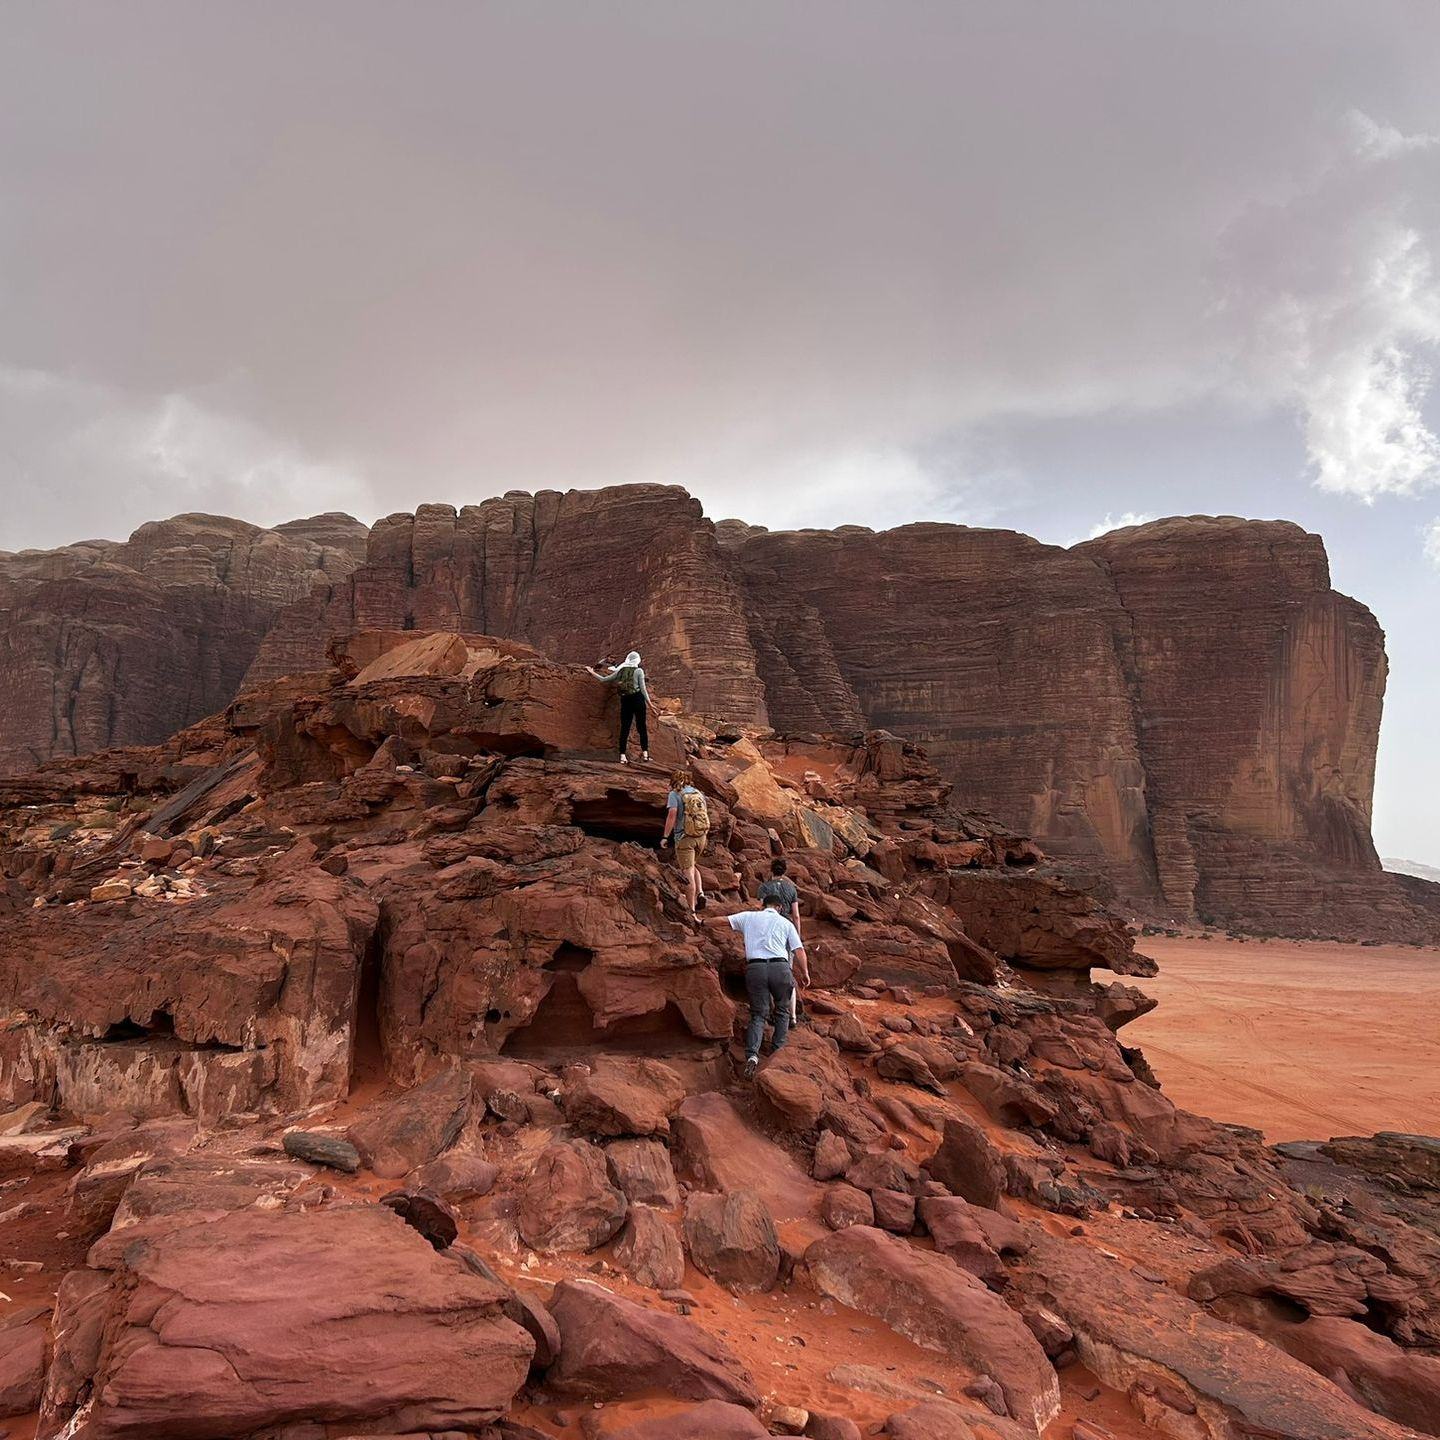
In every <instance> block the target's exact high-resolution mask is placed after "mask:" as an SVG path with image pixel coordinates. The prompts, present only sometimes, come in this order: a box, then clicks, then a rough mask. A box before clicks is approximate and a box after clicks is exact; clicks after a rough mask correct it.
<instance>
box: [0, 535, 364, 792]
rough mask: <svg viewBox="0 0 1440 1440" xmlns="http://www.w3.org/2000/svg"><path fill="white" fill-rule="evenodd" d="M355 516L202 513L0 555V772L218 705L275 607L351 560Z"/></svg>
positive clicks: (127, 741) (123, 739)
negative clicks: (262, 519)
mask: <svg viewBox="0 0 1440 1440" xmlns="http://www.w3.org/2000/svg"><path fill="white" fill-rule="evenodd" d="M364 538H365V527H364V526H363V525H361V524H360V523H359V522H358V521H356V520H352V519H350V517H349V516H347V515H318V516H316V517H314V518H313V519H310V520H296V521H292V522H290V523H289V524H286V525H280V526H277V527H276V528H275V529H273V530H262V529H261V528H260V527H259V526H256V525H247V524H245V522H244V521H241V520H226V519H220V518H217V517H215V516H212V515H177V516H175V517H174V518H173V519H170V520H162V521H158V522H153V523H151V524H148V525H142V526H141V527H140V529H138V530H137V531H136V532H135V533H134V534H133V535H132V536H131V537H130V539H129V540H128V541H126V542H125V543H123V544H117V543H112V542H109V541H99V540H93V541H86V542H84V543H82V544H79V545H70V546H66V547H64V548H63V549H60V550H49V551H22V552H20V553H18V554H0V771H6V770H23V769H28V768H29V767H30V766H32V765H35V764H38V763H39V762H41V761H43V760H47V759H49V758H51V757H52V756H55V755H77V754H83V753H84V752H86V751H89V750H98V749H101V748H103V747H105V746H108V745H149V744H155V743H156V742H158V741H160V740H163V739H164V738H165V737H166V736H167V735H171V734H173V733H174V732H175V731H176V730H179V729H180V728H182V727H183V726H185V725H190V724H193V723H194V722H195V721H197V720H199V719H201V718H202V717H203V716H205V715H208V714H211V713H212V712H213V711H215V710H217V709H219V708H220V707H221V706H223V705H225V704H227V703H228V702H229V701H230V700H231V699H232V698H233V696H234V695H235V692H236V691H237V690H238V689H239V687H240V682H241V680H242V679H243V678H244V676H245V671H246V669H247V668H248V667H249V665H250V662H251V660H252V659H253V658H254V655H255V651H256V649H257V648H258V647H259V644H260V642H261V640H262V639H263V638H264V636H265V634H266V632H267V631H268V630H269V629H270V626H271V624H272V622H273V621H274V619H275V616H276V614H277V613H278V612H279V610H280V608H281V607H282V606H283V605H285V604H288V603H289V602H290V601H292V600H297V599H299V598H300V597H301V596H304V595H307V594H308V593H309V592H310V590H311V588H312V587H313V586H314V585H316V584H317V583H320V582H322V581H326V580H328V579H331V578H338V577H339V576H341V575H344V574H346V573H348V571H349V570H350V568H351V567H352V566H353V565H354V564H355V563H356V561H357V560H359V559H360V556H361V553H362V551H363V547H364Z"/></svg>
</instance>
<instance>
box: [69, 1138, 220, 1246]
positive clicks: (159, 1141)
mask: <svg viewBox="0 0 1440 1440" xmlns="http://www.w3.org/2000/svg"><path fill="white" fill-rule="evenodd" d="M198 1133H199V1127H198V1126H196V1124H195V1122H194V1121H193V1120H152V1121H150V1122H149V1123H147V1124H143V1125H137V1126H135V1127H134V1128H133V1129H127V1130H123V1131H121V1133H120V1134H119V1135H116V1136H114V1137H113V1138H112V1139H109V1140H106V1141H104V1142H103V1143H101V1144H100V1145H97V1146H96V1147H95V1149H93V1150H92V1151H90V1153H89V1155H88V1156H87V1158H86V1161H85V1166H84V1168H83V1169H82V1170H81V1171H80V1172H79V1173H78V1174H77V1175H76V1176H75V1178H74V1179H73V1180H72V1181H71V1182H70V1184H69V1185H68V1186H67V1187H66V1205H65V1225H66V1228H67V1229H68V1230H69V1231H70V1232H71V1233H72V1234H75V1235H79V1236H83V1237H85V1238H87V1239H93V1238H94V1237H95V1236H97V1235H100V1234H102V1233H103V1232H104V1231H105V1230H107V1229H108V1228H109V1227H110V1222H111V1221H112V1220H113V1219H114V1218H115V1210H116V1207H117V1206H118V1205H119V1204H120V1197H121V1196H122V1195H124V1193H125V1191H126V1189H127V1188H128V1187H129V1185H130V1183H131V1181H132V1180H134V1178H135V1176H136V1175H137V1174H138V1173H139V1171H140V1170H141V1168H142V1167H143V1166H146V1165H148V1164H150V1163H151V1162H152V1161H155V1160H159V1159H161V1158H165V1157H173V1156H176V1155H181V1154H183V1153H184V1152H185V1151H186V1150H188V1149H189V1148H190V1146H192V1145H193V1144H194V1143H195V1141H196V1139H197V1138H198Z"/></svg>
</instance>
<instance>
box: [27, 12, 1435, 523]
mask: <svg viewBox="0 0 1440 1440" xmlns="http://www.w3.org/2000/svg"><path fill="white" fill-rule="evenodd" d="M3 25H4V27H5V30H6V32H7V36H8V41H9V43H8V44H6V45H5V46H4V47H0V48H3V55H4V57H5V58H3V59H0V133H3V134H4V135H5V136H6V137H7V139H6V140H5V142H4V143H3V146H0V186H3V193H4V194H5V195H6V196H7V197H8V198H7V202H6V203H7V205H8V207H9V216H8V220H9V223H7V225H6V226H5V227H4V230H3V237H0V265H3V269H0V274H3V277H4V281H3V283H4V287H5V288H4V306H5V310H4V315H5V324H4V328H3V334H0V363H4V364H5V365H7V366H9V367H10V368H11V370H12V371H18V372H22V373H26V374H32V375H34V374H38V375H42V376H49V377H51V378H52V380H53V381H54V383H57V384H68V385H70V386H72V387H77V388H76V393H77V394H83V393H86V389H87V387H90V389H91V390H92V391H93V392H95V393H100V394H103V396H104V397H105V409H106V413H108V414H109V415H111V416H112V417H116V418H115V420H114V423H115V424H117V425H118V426H119V428H120V429H121V430H122V431H133V432H136V433H148V432H147V430H146V427H147V426H149V425H151V423H152V422H153V420H154V417H156V416H162V415H164V414H166V413H170V412H172V411H174V412H177V413H182V414H189V415H190V416H191V417H192V419H193V417H205V418H203V419H194V421H193V423H192V424H191V425H190V427H189V429H190V441H189V443H188V445H187V446H186V447H183V448H182V452H181V453H180V454H179V455H178V456H177V455H173V454H172V455H171V456H170V457H169V459H168V460H167V461H166V462H164V463H159V462H157V463H154V464H151V463H150V461H149V459H148V458H147V455H146V454H145V453H144V450H143V447H142V453H141V454H140V455H139V456H138V457H134V458H133V463H127V464H126V465H125V466H124V467H122V473H124V474H125V475H127V476H128V477H130V478H129V482H128V485H127V488H128V490H129V491H130V494H131V497H132V499H133V501H134V503H133V504H131V505H129V506H128V508H127V507H126V506H117V507H116V512H117V519H118V515H119V513H120V511H121V510H124V512H125V513H126V514H128V515H129V516H130V518H131V519H132V520H138V519H140V518H143V515H144V514H148V513H152V511H153V509H154V508H156V506H155V504H154V498H155V497H156V496H158V495H161V494H166V493H173V494H174V495H176V497H177V503H176V504H174V505H171V506H168V507H167V506H165V505H164V504H163V503H162V504H160V505H159V507H158V508H162V509H163V508H179V505H180V503H184V504H189V503H192V499H191V498H183V497H192V496H194V495H197V494H198V495H204V496H209V497H212V499H213V502H214V503H215V504H216V505H218V506H219V507H220V508H231V509H241V508H245V507H250V508H251V509H252V510H253V508H254V506H255V504H256V502H257V493H258V491H259V489H260V488H261V487H262V486H265V487H272V488H273V487H278V488H279V490H280V491H281V493H282V494H283V493H284V492H285V487H287V486H289V487H292V488H293V489H296V490H304V489H305V488H306V487H307V486H314V487H315V491H316V493H317V495H323V501H322V500H317V502H316V507H318V505H319V504H321V503H323V504H324V505H326V506H329V505H332V504H343V503H345V502H344V501H343V499H337V498H336V496H337V495H338V494H343V493H346V492H347V490H348V493H349V494H350V495H351V496H352V497H353V498H352V499H351V501H350V502H349V508H351V509H355V510H359V511H364V510H365V509H366V508H367V507H369V508H370V509H371V510H372V511H381V510H386V509H390V508H395V507H398V506H402V505H406V506H408V505H411V504H413V503H415V502H416V501H417V500H420V499H423V498H439V497H450V498H456V499H468V498H473V497H474V496H476V495H477V494H484V493H490V492H493V491H496V490H503V489H506V488H509V487H511V486H514V485H526V486H532V485H546V484H549V485H573V484H600V483H607V482H613V481H617V480H627V479H637V480H640V479H644V480H649V479H666V480H679V481H682V482H685V483H688V484H690V485H691V486H692V488H694V489H696V491H697V492H698V493H700V494H701V495H702V496H704V498H705V499H706V500H707V503H708V504H709V505H710V506H711V508H712V509H713V510H716V511H720V512H733V511H737V510H743V509H744V508H745V507H746V506H752V507H753V506H755V505H757V504H760V505H768V506H772V507H775V508H776V509H778V510H779V511H780V512H783V513H782V515H781V518H782V519H783V520H784V521H785V522H786V523H790V522H798V521H809V522H812V523H823V522H826V521H833V520H836V519H843V520H850V519H864V520H867V521H869V522H871V523H888V522H890V521H893V520H897V519H908V518H912V517H913V516H915V515H917V514H922V513H924V514H934V513H946V514H952V515H954V516H956V517H959V518H970V519H988V518H992V517H993V515H994V513H995V512H996V509H997V504H996V501H995V499H994V496H995V494H996V493H997V491H999V490H1003V488H1004V487H1003V486H1002V485H997V484H996V483H995V481H996V477H995V475H994V474H993V473H992V472H991V471H989V470H987V468H986V466H985V463H984V457H983V456H982V455H980V454H978V453H977V447H976V443H975V439H974V436H975V432H976V431H977V428H978V427H983V425H985V424H986V423H990V422H994V421H996V420H997V419H1001V418H1010V419H1016V418H1018V419H1023V418H1024V417H1027V416H1036V417H1055V416H1067V415H1085V414H1097V413H1104V412H1106V411H1111V410H1115V411H1134V410H1141V409H1155V408H1163V407H1166V406H1170V405H1173V404H1176V403H1180V402H1188V401H1191V400H1194V399H1196V398H1197V397H1202V398H1203V397H1204V396H1207V395H1212V396H1213V395H1219V396H1223V397H1225V398H1226V400H1227V403H1231V404H1234V405H1237V406H1260V407H1265V406H1274V405H1281V406H1287V407H1293V408H1295V409H1296V410H1297V411H1298V412H1299V415H1300V424H1301V425H1302V426H1303V428H1304V433H1305V435H1306V436H1307V443H1308V444H1309V447H1310V452H1311V456H1312V460H1313V462H1314V463H1315V465H1316V467H1317V473H1318V474H1319V476H1320V477H1321V478H1322V479H1323V480H1324V481H1325V482H1326V483H1329V484H1332V485H1335V484H1339V485H1341V486H1348V487H1349V488H1351V489H1354V490H1356V491H1358V492H1361V493H1364V494H1376V493H1382V492H1385V491H1388V490H1404V489H1414V488H1418V487H1420V486H1421V485H1423V484H1426V483H1429V482H1430V481H1431V480H1432V479H1433V469H1434V464H1433V462H1434V456H1433V453H1432V449H1433V444H1434V442H1433V437H1431V436H1430V435H1429V433H1428V431H1426V430H1425V427H1424V425H1423V422H1422V420H1421V419H1420V417H1419V411H1418V405H1419V401H1420V399H1421V394H1420V392H1421V390H1422V388H1423V366H1422V362H1423V359H1424V357H1425V354H1426V353H1427V351H1428V350H1429V349H1430V348H1432V347H1433V345H1434V342H1435V340H1436V338H1437V337H1436V331H1435V323H1434V311H1433V304H1434V287H1433V281H1432V278H1431V277H1430V276H1429V274H1428V272H1427V269H1426V266H1427V264H1428V257H1429V255H1430V253H1431V251H1432V249H1433V247H1434V244H1435V232H1434V227H1435V223H1436V222H1435V216H1434V214H1433V213H1432V212H1431V211H1430V210H1429V209H1428V208H1427V206H1428V205H1429V204H1430V201H1429V200H1428V199H1427V198H1426V197H1427V187H1428V193H1429V194H1430V195H1433V192H1434V186H1433V183H1432V182H1433V173H1434V172H1433V166H1434V164H1435V160H1436V155H1437V152H1436V151H1435V150H1434V149H1431V148H1428V147H1427V145H1426V144H1425V137H1427V136H1429V135H1432V134H1435V133H1437V132H1440V97H1437V96H1436V94H1435V91H1434V88H1433V86H1432V85H1431V84H1430V83H1429V82H1430V80H1431V78H1432V77H1433V62H1434V61H1435V60H1436V58H1437V57H1440V12H1437V10H1436V8H1435V7H1433V6H1431V5H1429V4H1427V3H1420V0H1417V3H1414V4H1393V3H1392V4H1379V5H1372V6H1365V7H1357V6H1353V5H1345V4H1331V3H1312V0H1294V3H1289V4H1286V3H1276V4H1272V5H1267V6H1262V7H1245V9H1243V10H1240V9H1235V8H1231V7H1199V6H1190V7H1181V6H1168V5H1167V6H1153V7H1141V6H1135V5H1133V4H1129V3H1111V4H1106V3H1084V4H1075V5H1070V6H1061V7H1056V6H1048V5H1040V4H1028V3H1011V0H1005V3H998V0H997V3H992V4H964V5H955V4H952V3H937V4H925V3H900V4H885V5H881V4H875V5H861V4H853V3H840V4H833V3H818V0H817V3H798V0H796V3H790V4H786V5H780V6H771V7H765V8H749V7H734V6H721V5H715V6H699V5H693V4H681V5H674V6H653V5H649V4H623V3H615V4H609V5H606V6H601V7H594V6H580V5H573V6H564V5H553V6H535V5H530V4H513V5H507V4H491V5H484V6H480V5H473V4H468V3H455V4H448V3H434V0H430V3H420V4H417V5H412V6H404V7H399V6H395V5H393V4H376V3H365V0H347V3H343V4H341V3H327V0H314V3H311V4H308V5H306V6H303V7H281V6H265V5H260V6H250V5H240V4H220V3H212V4H207V5H203V6H197V5H193V4H188V3H183V0H175V3H157V0H131V3H129V4H127V5H125V6H108V5H104V4H100V3H91V4H78V5H77V4H67V3H63V0H61V3H55V4H52V5H46V6H29V7H25V6H18V5H14V6H10V7H9V8H8V9H6V10H5V11H4V14H3ZM1356 117H1362V118H1358V119H1357V118H1356ZM1277 197H1279V198H1277ZM1377 277H1378V278H1377ZM62 409H63V407H62ZM61 414H62V410H57V409H56V408H55V407H47V406H46V405H39V406H36V407H33V408H31V409H29V410H27V409H26V408H25V407H24V405H21V404H16V403H14V402H13V400H11V401H7V426H8V429H9V432H10V434H11V435H12V436H18V437H19V438H18V439H16V440H14V441H13V442H12V444H14V445H15V446H16V447H18V449H19V450H20V452H21V453H22V454H23V455H24V457H25V467H26V468H25V473H26V474H28V475H29V476H31V477H33V479H34V482H35V484H36V485H37V486H38V487H39V490H38V493H37V494H36V495H35V496H33V497H32V498H31V499H30V501H29V502H24V501H23V497H22V504H21V506H20V507H19V508H18V510H12V515H11V519H10V524H11V525H12V526H14V527H15V528H16V530H17V531H19V532H23V533H24V534H25V535H26V537H27V538H50V539H58V538H61V537H60V535H59V534H57V533H55V522H54V518H53V515H52V513H51V511H50V509H49V507H48V506H47V505H46V504H45V503H44V502H45V494H44V491H45V489H46V487H47V486H48V485H49V484H50V483H51V482H52V481H53V480H54V479H55V477H57V476H60V477H63V479H64V482H65V483H66V484H67V485H69V486H73V487H77V488H79V489H81V490H84V491H85V493H88V494H92V495H98V494H103V493H106V492H107V491H109V490H110V489H111V488H113V484H114V479H113V476H104V475H101V474H99V473H96V474H94V475H93V476H92V477H91V478H88V479H87V478H86V477H85V475H84V473H82V468H81V467H77V466H76V464H75V461H74V448H75V444H76V439H75V433H74V430H75V426H74V424H72V423H71V422H70V421H66V420H64V419H63V418H59V417H60V416H61ZM80 423H82V424H83V422H80ZM81 448H82V449H83V448H84V445H83V444H82V446H81ZM14 473H15V472H14V470H13V468H12V471H11V474H10V475H9V476H7V477H5V483H6V484H7V486H11V487H13V486H14V485H15V484H16V481H15V480H14V478H13V476H14ZM776 497H780V498H779V499H778V500H777V498H776ZM142 501H143V502H144V506H145V507H148V508H144V509H142V506H141V502H142ZM316 507H310V508H316ZM302 508H304V507H302Z"/></svg>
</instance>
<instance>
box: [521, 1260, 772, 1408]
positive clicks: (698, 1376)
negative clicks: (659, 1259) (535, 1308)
mask: <svg viewBox="0 0 1440 1440" xmlns="http://www.w3.org/2000/svg"><path fill="white" fill-rule="evenodd" d="M550 1313H551V1314H552V1315H553V1316H554V1317H555V1323H556V1324H557V1325H558V1326H559V1327H560V1358H559V1360H558V1361H557V1362H556V1363H555V1364H554V1365H553V1366H551V1368H550V1371H549V1374H548V1375H547V1377H546V1383H547V1384H548V1385H550V1386H551V1387H553V1388H554V1389H556V1390H559V1391H562V1392H565V1393H570V1394H579V1395H594V1396H599V1397H601V1398H612V1397H616V1396H621V1395H627V1394H631V1393H633V1392H635V1391H641V1390H659V1391H661V1392H663V1393H665V1394H669V1395H673V1396H675V1397H676V1398H677V1399H682V1400H725V1401H728V1402H730V1403H732V1404H737V1405H743V1406H745V1407H746V1408H747V1409H751V1410H753V1409H755V1408H757V1407H758V1406H759V1404H760V1392H759V1391H758V1390H757V1389H756V1388H755V1383H754V1381H753V1380H752V1379H751V1377H750V1375H749V1372H748V1371H746V1369H745V1368H744V1366H743V1365H741V1363H740V1361H739V1360H738V1359H737V1358H736V1356H735V1355H734V1354H733V1352H732V1351H731V1350H730V1349H729V1347H728V1346H726V1345H725V1344H724V1343H722V1342H721V1341H720V1340H718V1339H716V1338H715V1337H714V1336H711V1335H709V1334H707V1333H706V1332H705V1331H704V1330H702V1329H701V1328H700V1327H699V1326H698V1325H696V1324H695V1323H694V1322H693V1321H692V1320H687V1319H685V1318H684V1317H682V1316H679V1315H672V1314H669V1313H663V1312H660V1311H657V1310H648V1309H646V1308H645V1307H643V1306H641V1305H636V1304H635V1303H634V1302H633V1301H630V1300H624V1299H621V1297H620V1296H618V1295H615V1294H613V1293H612V1292H611V1291H609V1290H606V1289H605V1288H604V1287H603V1286H600V1285H597V1284H596V1283H595V1282H594V1281H591V1280H563V1281H561V1283H560V1284H559V1285H557V1286H556V1287H555V1293H554V1295H553V1296H552V1298H551V1301H550Z"/></svg>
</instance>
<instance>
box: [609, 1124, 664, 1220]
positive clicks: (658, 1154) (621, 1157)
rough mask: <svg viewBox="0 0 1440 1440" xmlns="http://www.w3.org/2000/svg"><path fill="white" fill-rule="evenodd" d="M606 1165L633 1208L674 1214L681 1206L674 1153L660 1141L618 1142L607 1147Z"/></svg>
mask: <svg viewBox="0 0 1440 1440" xmlns="http://www.w3.org/2000/svg"><path fill="white" fill-rule="evenodd" d="M605 1164H606V1166H607V1167H608V1169H609V1171H610V1179H611V1180H612V1181H613V1182H614V1183H615V1184H616V1185H617V1186H618V1187H619V1188H620V1190H621V1191H622V1192H623V1193H624V1195H625V1198H626V1199H627V1200H629V1201H630V1203H631V1204H632V1205H656V1206H658V1207H659V1208H660V1209H662V1210H671V1209H673V1208H674V1207H675V1206H676V1205H678V1204H679V1203H680V1188H679V1186H678V1185H677V1184H676V1181H675V1170H674V1168H673V1167H672V1165H671V1164H670V1152H669V1151H668V1150H667V1149H666V1148H665V1146H663V1145H662V1144H660V1142H659V1141H658V1140H616V1141H614V1142H613V1143H612V1144H609V1145H607V1146H606V1147H605Z"/></svg>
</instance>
